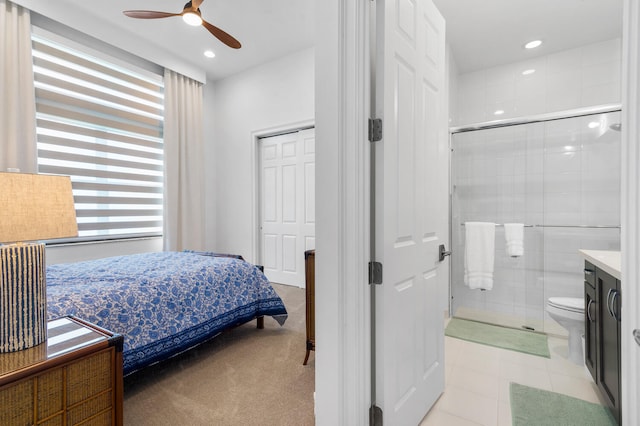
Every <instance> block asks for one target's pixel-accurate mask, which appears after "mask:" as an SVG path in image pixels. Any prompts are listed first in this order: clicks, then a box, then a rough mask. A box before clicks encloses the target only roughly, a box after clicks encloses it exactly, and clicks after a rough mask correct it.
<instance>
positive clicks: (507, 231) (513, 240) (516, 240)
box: [504, 223, 524, 257]
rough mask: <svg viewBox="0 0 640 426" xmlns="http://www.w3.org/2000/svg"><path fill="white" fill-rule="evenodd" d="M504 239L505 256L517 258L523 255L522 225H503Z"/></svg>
mask: <svg viewBox="0 0 640 426" xmlns="http://www.w3.org/2000/svg"><path fill="white" fill-rule="evenodd" d="M504 239H505V243H506V248H507V256H511V257H519V256H522V255H523V254H524V225H523V224H522V223H505V224H504Z"/></svg>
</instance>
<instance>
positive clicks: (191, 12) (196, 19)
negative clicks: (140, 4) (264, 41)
mask: <svg viewBox="0 0 640 426" xmlns="http://www.w3.org/2000/svg"><path fill="white" fill-rule="evenodd" d="M202 2H203V0H191V1H190V2H189V3H187V4H185V5H184V9H182V12H180V13H169V12H156V11H153V10H125V11H123V12H122V13H124V14H125V15H127V16H128V17H130V18H138V19H158V18H169V17H171V16H182V19H184V21H185V22H186V23H187V24H189V25H193V26H197V25H202V26H203V27H205V28H206V29H207V30H209V32H210V33H211V34H213V35H214V36H215V37H216V38H217V39H218V40H220V41H221V42H223V43H224V44H226V45H227V46H229V47H231V48H233V49H240V47H242V45H241V44H240V42H239V41H238V40H236V39H235V38H233V37H232V36H231V35H229V34H227V33H226V32H224V31H222V30H221V29H220V28H218V27H216V26H215V25H211V24H210V23H208V22H207V21H205V20H204V19H202V16H201V14H200V5H201V4H202Z"/></svg>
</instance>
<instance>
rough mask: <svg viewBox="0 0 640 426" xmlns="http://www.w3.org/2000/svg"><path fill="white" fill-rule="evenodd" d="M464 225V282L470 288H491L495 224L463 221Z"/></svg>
mask: <svg viewBox="0 0 640 426" xmlns="http://www.w3.org/2000/svg"><path fill="white" fill-rule="evenodd" d="M464 225H465V248H464V283H465V284H466V285H467V287H469V288H470V289H472V290H473V289H478V288H479V289H483V290H491V289H492V288H493V261H494V250H495V240H496V238H495V235H496V224H495V223H488V222H465V224H464Z"/></svg>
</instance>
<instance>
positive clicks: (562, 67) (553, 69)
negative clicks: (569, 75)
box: [547, 48, 582, 75]
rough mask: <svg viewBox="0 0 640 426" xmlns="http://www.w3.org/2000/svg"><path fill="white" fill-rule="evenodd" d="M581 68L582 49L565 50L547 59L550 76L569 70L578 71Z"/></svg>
mask: <svg viewBox="0 0 640 426" xmlns="http://www.w3.org/2000/svg"><path fill="white" fill-rule="evenodd" d="M581 66H582V52H581V49H580V48H576V49H568V50H563V51H561V52H558V53H553V54H551V55H549V56H548V57H547V72H548V74H549V75H554V74H560V73H565V72H566V71H567V70H578V69H580V67H581Z"/></svg>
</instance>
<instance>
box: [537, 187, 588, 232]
mask: <svg viewBox="0 0 640 426" xmlns="http://www.w3.org/2000/svg"><path fill="white" fill-rule="evenodd" d="M544 212H545V214H547V215H549V214H552V213H571V214H572V215H574V217H575V218H576V219H577V220H575V221H572V222H561V223H560V224H568V225H571V224H577V223H578V222H579V220H580V193H579V192H547V193H545V194H544ZM547 223H550V224H556V223H555V222H552V221H551V219H548V221H547Z"/></svg>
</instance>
